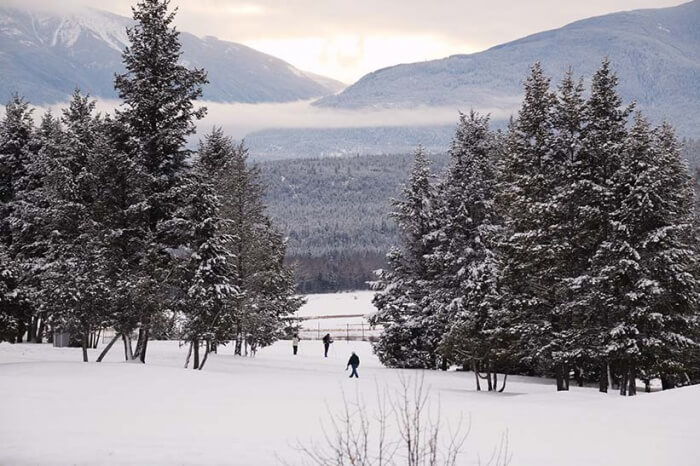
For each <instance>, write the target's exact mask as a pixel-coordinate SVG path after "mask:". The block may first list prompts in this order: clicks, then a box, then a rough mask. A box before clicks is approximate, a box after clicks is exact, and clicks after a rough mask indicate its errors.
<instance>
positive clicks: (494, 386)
mask: <svg viewBox="0 0 700 466" xmlns="http://www.w3.org/2000/svg"><path fill="white" fill-rule="evenodd" d="M491 370H492V371H493V391H494V392H495V391H496V390H497V389H498V372H497V371H494V370H493V368H491Z"/></svg>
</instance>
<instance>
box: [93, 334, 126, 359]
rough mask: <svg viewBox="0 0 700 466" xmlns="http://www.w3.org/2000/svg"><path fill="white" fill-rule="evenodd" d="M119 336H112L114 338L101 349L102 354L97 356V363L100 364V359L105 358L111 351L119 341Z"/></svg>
mask: <svg viewBox="0 0 700 466" xmlns="http://www.w3.org/2000/svg"><path fill="white" fill-rule="evenodd" d="M120 336H121V335H119V334H118V333H117V334H116V335H114V338H112V339H111V340H110V341H109V343H108V344H107V346H105V349H103V350H102V352H101V353H100V355H99V356H98V358H97V362H102V359H104V357H105V356H107V353H108V352H109V350H110V349H112V346H113V345H114V344H115V343H116V342H117V340H119V337H120Z"/></svg>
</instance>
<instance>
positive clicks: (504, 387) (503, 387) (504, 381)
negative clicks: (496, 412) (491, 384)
mask: <svg viewBox="0 0 700 466" xmlns="http://www.w3.org/2000/svg"><path fill="white" fill-rule="evenodd" d="M506 380H508V374H503V386H502V387H501V389H500V390H498V393H503V390H505V389H506Z"/></svg>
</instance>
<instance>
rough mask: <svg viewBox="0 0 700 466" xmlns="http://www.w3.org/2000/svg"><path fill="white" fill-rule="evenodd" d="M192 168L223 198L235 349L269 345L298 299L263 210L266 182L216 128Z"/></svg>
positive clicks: (282, 244)
mask: <svg viewBox="0 0 700 466" xmlns="http://www.w3.org/2000/svg"><path fill="white" fill-rule="evenodd" d="M195 168H196V170H197V171H198V172H199V173H201V175H202V176H203V177H205V178H207V179H209V180H211V182H212V184H213V187H214V191H215V192H216V193H217V195H218V196H219V199H220V202H221V217H222V218H223V220H224V223H223V224H222V232H224V233H225V234H226V235H227V237H228V238H229V239H230V240H229V241H228V242H227V243H226V246H225V248H226V251H227V253H228V257H229V262H230V267H231V270H233V271H235V272H234V274H233V276H232V285H234V286H235V287H236V289H237V290H238V291H239V293H238V295H236V296H233V297H232V299H231V300H230V301H229V303H228V306H229V309H228V314H227V316H228V317H227V318H228V319H229V322H230V325H231V326H232V329H233V330H232V332H231V335H230V336H231V337H232V339H234V340H235V348H234V352H235V353H236V354H242V353H243V350H244V347H246V348H247V347H248V346H249V347H250V349H251V350H252V351H253V352H254V351H255V349H256V348H259V347H262V346H267V345H269V344H271V343H272V342H274V341H275V340H276V339H277V338H278V337H279V335H280V331H281V329H282V327H283V320H282V319H281V318H282V317H284V316H287V315H290V314H292V313H294V312H295V311H296V310H297V309H298V308H299V307H300V305H301V303H302V301H301V300H300V299H298V298H295V297H294V284H295V282H294V277H293V274H292V271H291V270H290V269H289V268H287V267H286V266H285V265H284V256H285V252H286V244H285V242H284V240H283V238H282V236H281V235H280V234H279V232H278V231H277V230H276V228H275V227H274V226H273V225H272V222H271V221H270V219H269V218H268V216H267V214H266V208H265V204H264V202H263V198H264V191H265V189H264V186H263V184H262V182H261V178H260V170H259V168H258V167H257V166H254V165H253V166H250V165H249V164H248V150H247V149H246V148H245V146H244V145H243V143H242V142H241V143H239V144H235V143H234V142H233V141H232V140H231V138H229V137H227V136H225V135H224V134H223V131H222V130H221V129H220V128H214V130H213V131H212V132H211V133H210V134H208V135H207V136H206V137H205V139H204V141H202V142H201V144H200V147H199V151H198V159H197V164H196V167H195Z"/></svg>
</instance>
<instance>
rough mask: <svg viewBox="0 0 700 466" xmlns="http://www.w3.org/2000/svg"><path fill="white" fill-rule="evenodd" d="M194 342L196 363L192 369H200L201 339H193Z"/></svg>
mask: <svg viewBox="0 0 700 466" xmlns="http://www.w3.org/2000/svg"><path fill="white" fill-rule="evenodd" d="M192 344H193V345H194V364H193V365H192V369H194V370H197V369H199V340H194V341H192Z"/></svg>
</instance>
